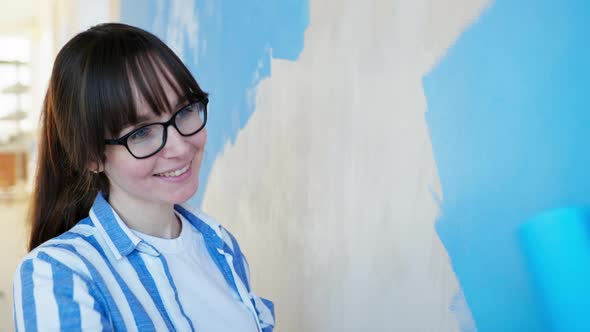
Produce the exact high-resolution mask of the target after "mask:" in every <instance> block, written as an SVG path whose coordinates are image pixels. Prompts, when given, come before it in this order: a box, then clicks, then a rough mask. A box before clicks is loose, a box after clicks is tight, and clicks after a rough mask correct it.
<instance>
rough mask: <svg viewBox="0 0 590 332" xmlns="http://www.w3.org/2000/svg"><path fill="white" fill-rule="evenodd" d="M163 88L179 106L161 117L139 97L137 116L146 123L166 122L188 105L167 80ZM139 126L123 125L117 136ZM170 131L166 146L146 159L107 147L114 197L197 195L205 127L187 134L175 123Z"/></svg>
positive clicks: (163, 199) (161, 200) (155, 199)
mask: <svg viewBox="0 0 590 332" xmlns="http://www.w3.org/2000/svg"><path fill="white" fill-rule="evenodd" d="M161 79H162V80H161V81H162V82H167V80H166V79H165V78H164V77H162V78H161ZM164 89H165V92H166V97H167V98H168V101H169V103H170V104H171V105H177V108H175V109H174V110H173V111H172V112H169V113H163V114H162V115H161V116H160V117H158V116H156V115H155V114H153V113H152V112H150V109H149V106H148V104H147V103H146V102H145V101H144V100H142V99H138V112H139V114H138V115H139V116H146V117H147V118H148V119H149V120H147V121H146V122H145V124H148V123H154V122H165V121H167V120H169V119H170V118H171V117H172V116H173V114H174V112H175V111H176V110H177V109H179V108H180V107H182V106H185V104H186V102H184V101H182V100H179V98H178V95H177V94H176V93H175V92H174V89H172V87H171V86H170V85H169V84H166V83H164ZM137 127H138V126H133V127H128V128H124V129H123V131H122V132H121V133H119V135H118V136H117V137H121V136H122V135H125V134H127V133H128V132H130V131H132V130H133V129H134V128H137ZM167 131H168V133H167V134H168V138H167V140H166V145H165V146H164V147H163V148H162V149H161V150H160V151H159V152H158V153H156V154H155V155H153V156H151V157H149V158H146V159H136V158H135V157H133V156H132V155H131V154H130V153H129V151H127V149H126V148H125V147H124V146H122V145H107V146H106V151H105V155H106V160H105V163H104V173H105V174H106V176H107V177H108V179H109V183H110V188H109V193H110V196H111V197H117V199H119V200H124V201H125V202H126V203H127V204H132V202H137V203H139V202H149V203H156V204H178V203H182V202H185V201H187V200H188V199H189V198H191V197H192V196H193V195H194V194H195V192H196V191H197V189H198V186H199V169H200V167H201V160H202V158H203V150H204V148H205V142H206V141H207V132H206V129H205V128H203V129H202V130H201V131H199V132H198V133H197V134H195V135H192V136H188V137H185V136H182V135H180V134H179V133H178V131H177V130H176V129H175V128H174V126H169V127H168V128H167ZM187 167H188V169H187V170H186V171H185V172H183V173H182V174H180V175H178V176H174V175H173V174H170V172H175V171H179V170H180V171H184V170H185V169H186V168H187ZM165 173H166V174H165ZM178 173H179V172H176V174H178Z"/></svg>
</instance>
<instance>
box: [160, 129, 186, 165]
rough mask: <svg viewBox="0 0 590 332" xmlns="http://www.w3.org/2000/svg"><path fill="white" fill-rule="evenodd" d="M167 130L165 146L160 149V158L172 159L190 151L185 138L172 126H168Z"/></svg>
mask: <svg viewBox="0 0 590 332" xmlns="http://www.w3.org/2000/svg"><path fill="white" fill-rule="evenodd" d="M167 130H168V133H167V138H166V145H164V148H163V149H162V156H163V157H165V158H174V157H178V156H183V155H184V154H186V152H187V151H188V150H189V149H190V147H189V145H190V144H189V142H188V141H187V140H186V137H184V136H182V135H180V133H179V132H178V131H177V130H176V128H174V126H169V127H168V129H167Z"/></svg>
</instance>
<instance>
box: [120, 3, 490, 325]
mask: <svg viewBox="0 0 590 332" xmlns="http://www.w3.org/2000/svg"><path fill="white" fill-rule="evenodd" d="M140 4H143V5H140ZM485 5H486V2H485V1H458V0H457V1H447V2H446V3H444V4H442V3H440V2H438V1H419V2H416V1H397V2H391V1H371V2H360V1H339V2H327V1H311V2H310V3H309V4H308V3H307V2H305V1H288V2H282V3H281V4H280V5H279V4H274V5H269V4H267V3H264V2H262V1H250V2H247V3H243V2H223V3H222V2H213V1H193V0H190V1H188V0H187V1H166V2H164V1H148V2H139V1H123V2H122V7H121V15H122V20H123V21H125V22H128V23H131V24H135V25H139V26H142V27H144V28H146V29H149V30H151V31H153V32H155V33H156V34H158V35H159V36H161V37H162V38H163V39H164V40H166V41H167V42H168V43H169V44H170V45H171V46H172V47H173V48H174V49H175V50H176V51H177V52H178V53H179V54H180V55H181V56H182V57H183V59H184V60H185V61H186V62H187V64H188V65H189V67H190V68H191V69H192V70H193V72H194V74H195V75H196V77H197V80H198V81H199V82H200V83H201V84H202V85H203V87H204V88H205V89H206V90H208V91H209V92H211V122H210V126H209V127H208V128H209V129H208V136H209V141H208V151H207V154H206V157H205V160H204V167H203V174H202V179H201V183H202V186H201V188H200V192H199V194H198V195H197V196H196V197H195V198H194V200H193V201H194V203H196V204H202V206H203V207H204V209H205V210H206V211H208V212H209V213H211V214H212V215H214V216H216V217H217V218H218V219H219V220H220V221H221V222H222V223H223V224H224V225H226V226H227V227H228V228H229V229H230V230H232V231H233V232H234V234H235V235H236V236H237V237H238V239H239V240H240V243H241V245H242V247H243V249H244V251H245V252H246V254H247V255H248V257H249V260H250V265H251V268H252V272H253V278H254V287H255V289H256V290H257V292H258V293H260V294H261V295H264V296H268V297H270V298H272V299H273V300H274V301H275V303H276V307H277V313H278V328H277V331H361V330H364V331H392V330H398V331H455V330H459V329H460V328H462V329H463V330H465V331H469V330H474V329H475V327H474V326H473V322H472V321H471V319H470V313H469V309H468V308H467V305H466V303H465V301H464V299H463V296H462V293H461V290H460V287H459V285H458V282H457V279H456V277H455V274H454V273H453V271H452V267H451V264H450V261H449V257H448V256H447V253H446V250H445V248H444V247H443V246H442V244H441V242H440V240H439V238H438V236H437V234H436V232H435V228H434V223H435V220H436V218H437V215H438V213H439V207H438V202H437V200H436V197H437V196H440V195H441V193H440V191H441V188H440V184H439V179H438V175H437V168H436V164H435V160H434V154H433V151H432V147H431V142H430V136H429V132H428V128H427V125H426V121H425V118H424V112H425V110H426V99H425V97H424V91H423V87H422V77H423V76H424V75H425V73H427V72H428V70H429V69H430V68H431V67H432V66H433V65H434V64H435V63H436V62H437V61H438V59H439V58H440V57H441V56H442V55H443V54H444V53H445V51H446V49H447V47H449V46H450V45H451V44H452V43H453V42H454V40H455V39H456V38H457V37H458V36H459V34H460V33H461V32H462V31H463V30H464V29H466V28H467V27H468V26H469V24H470V23H471V22H472V21H473V20H474V19H476V18H477V17H478V15H479V14H480V12H481V11H482V10H483V9H484V7H485Z"/></svg>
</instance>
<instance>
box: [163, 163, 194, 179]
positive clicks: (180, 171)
mask: <svg viewBox="0 0 590 332" xmlns="http://www.w3.org/2000/svg"><path fill="white" fill-rule="evenodd" d="M188 167H189V165H186V166H184V167H183V168H181V169H177V170H176V171H172V172H166V173H160V174H156V176H166V177H171V176H180V175H182V174H184V173H185V172H186V171H187V170H188Z"/></svg>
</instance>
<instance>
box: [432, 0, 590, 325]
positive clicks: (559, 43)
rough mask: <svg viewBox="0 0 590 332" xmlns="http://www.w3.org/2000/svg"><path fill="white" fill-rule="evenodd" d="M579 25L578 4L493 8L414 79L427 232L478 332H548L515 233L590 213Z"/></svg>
mask: <svg viewBox="0 0 590 332" xmlns="http://www.w3.org/2000/svg"><path fill="white" fill-rule="evenodd" d="M589 18H590V3H588V2H587V1H583V0H569V1H560V2H555V1H548V0H543V1H529V0H521V1H509V0H497V1H496V2H495V3H494V4H493V6H491V7H490V8H489V10H487V11H486V12H485V13H484V14H483V15H482V16H481V17H480V19H479V20H478V22H477V23H476V24H474V25H473V26H472V27H471V28H470V29H469V30H468V31H466V32H465V33H464V34H463V35H462V36H461V38H459V40H458V41H457V43H456V44H455V45H454V46H453V47H452V48H451V49H450V50H449V52H448V54H447V56H445V57H444V58H443V59H442V61H441V62H440V64H438V65H437V66H436V68H434V69H433V70H432V72H430V73H429V74H428V75H427V76H426V77H425V79H424V86H425V91H426V96H427V99H428V113H427V119H428V128H429V130H430V134H431V136H432V144H433V147H434V152H435V160H436V164H437V167H438V171H439V176H440V179H441V183H442V188H443V193H444V199H443V200H442V216H441V218H440V220H439V221H438V222H437V225H436V226H437V231H438V233H439V235H440V237H441V239H442V240H443V243H444V245H445V247H446V248H447V250H448V252H449V255H450V256H451V258H452V261H453V268H454V270H455V272H456V274H457V276H458V278H459V281H460V284H461V286H462V287H463V289H464V292H465V295H466V298H467V300H468V301H469V304H470V308H471V310H472V312H473V316H474V318H475V321H476V322H477V326H478V328H479V330H480V331H545V330H548V326H547V323H548V322H547V321H546V320H545V319H544V318H545V317H546V316H547V314H549V313H547V314H543V313H542V312H541V311H540V309H541V307H540V306H539V302H540V297H539V296H538V295H539V294H538V293H537V291H538V290H537V289H536V288H534V283H532V282H531V280H533V279H532V278H531V277H532V276H531V275H530V272H529V271H528V270H527V269H526V265H525V264H524V262H523V260H524V258H523V256H522V254H521V250H520V248H519V246H520V243H519V242H518V237H517V233H518V227H519V226H520V225H521V224H522V223H523V222H525V221H526V220H527V219H529V218H532V217H533V216H535V215H538V214H540V213H543V212H544V211H546V210H548V209H553V208H559V207H567V206H578V205H582V206H584V205H588V204H590V199H589V197H590V190H589V189H588V188H590V183H589V179H590V178H589V177H588V175H587V173H588V168H589V166H590V158H589V157H588V154H587V153H586V151H587V149H588V142H589V141H590V137H589V135H588V130H587V126H588V123H589V121H590V113H589V112H588V106H587V102H588V87H589V86H590V84H589V77H590V63H589V61H588V59H590V46H589V44H588V31H590V23H589V20H588V19H589ZM566 222H567V221H566ZM567 245H568V244H567V243H562V244H561V245H560V248H557V247H556V248H555V251H560V250H561V251H564V252H567V250H570V249H571V248H568V247H567ZM575 255H579V253H577V252H571V253H570V256H572V257H574V256H575ZM578 264H587V262H583V261H581V262H578ZM553 273H554V274H556V273H557V271H554V272H553ZM555 277H558V276H557V275H555ZM559 277H561V278H562V280H567V279H568V276H567V275H561V276H559ZM566 282H567V281H566ZM578 294H579V296H584V295H582V294H588V293H582V290H581V289H580V290H579V293H578ZM561 300H562V301H565V302H570V303H571V301H567V300H566V299H565V298H564V297H562V298H561ZM564 309H565V310H566V311H567V310H568V309H567V307H566V308H564ZM570 309H571V310H573V311H575V310H580V309H581V308H579V307H578V308H576V307H570ZM587 313H588V310H587V308H586V309H585V313H582V314H584V315H587ZM589 328H590V327H589V326H588V325H586V326H578V327H577V329H576V330H575V331H578V330H579V331H587V330H588V329H589ZM569 331H574V330H572V329H569Z"/></svg>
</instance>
